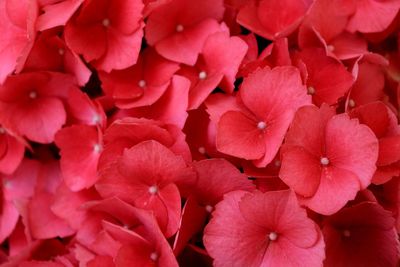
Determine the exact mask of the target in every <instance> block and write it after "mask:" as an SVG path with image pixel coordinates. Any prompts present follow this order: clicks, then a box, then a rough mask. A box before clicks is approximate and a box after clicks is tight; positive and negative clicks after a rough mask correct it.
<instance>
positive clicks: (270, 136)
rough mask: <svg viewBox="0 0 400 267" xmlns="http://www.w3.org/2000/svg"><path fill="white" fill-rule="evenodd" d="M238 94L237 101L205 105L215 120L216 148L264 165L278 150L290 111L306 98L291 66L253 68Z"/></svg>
mask: <svg viewBox="0 0 400 267" xmlns="http://www.w3.org/2000/svg"><path fill="white" fill-rule="evenodd" d="M238 96H239V97H238V100H237V101H238V103H237V104H234V103H232V104H228V105H227V106H226V107H222V105H219V107H218V108H217V109H219V110H217V109H216V108H214V107H213V105H207V107H208V112H209V113H210V114H211V115H212V116H214V115H213V114H215V117H216V118H217V120H218V119H219V120H218V121H216V123H217V124H218V126H217V139H216V144H217V149H218V150H219V151H220V152H222V153H225V154H228V155H232V156H235V157H239V158H243V159H246V160H254V163H255V165H256V166H258V167H264V166H266V165H267V164H268V163H269V162H271V161H272V159H273V158H274V157H275V155H276V153H277V152H278V150H279V147H280V145H281V144H282V141H283V138H284V136H285V133H286V131H287V129H288V127H289V124H290V123H291V121H292V119H293V116H294V113H295V112H296V110H297V109H298V108H299V107H301V106H303V105H306V104H309V103H310V98H309V96H307V95H306V89H305V87H304V85H303V84H302V82H301V78H300V73H299V72H298V70H297V69H296V68H294V67H276V68H274V69H272V70H271V69H270V68H268V67H266V68H264V69H259V70H257V71H255V72H254V73H252V74H250V75H249V76H248V77H247V78H246V79H245V80H244V81H243V84H242V86H241V89H240V92H239V95H238ZM217 105H218V104H217ZM218 117H219V118H218ZM211 119H212V120H213V117H211Z"/></svg>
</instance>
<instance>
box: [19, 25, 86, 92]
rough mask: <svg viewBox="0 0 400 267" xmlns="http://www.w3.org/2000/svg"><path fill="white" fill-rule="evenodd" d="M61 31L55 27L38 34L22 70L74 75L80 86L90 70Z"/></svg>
mask: <svg viewBox="0 0 400 267" xmlns="http://www.w3.org/2000/svg"><path fill="white" fill-rule="evenodd" d="M61 33H62V32H61V31H60V30H59V29H58V28H57V29H53V30H48V31H44V32H42V33H40V34H39V36H38V37H37V39H36V41H35V43H34V44H33V47H32V50H31V52H30V53H29V56H28V58H27V59H26V63H25V65H24V71H25V72H28V71H41V70H42V71H43V70H45V71H56V72H66V73H69V74H71V75H74V76H75V78H76V81H77V83H78V84H79V85H80V86H83V85H85V84H86V83H87V82H88V80H89V78H90V75H91V74H92V72H91V71H90V70H89V69H88V67H87V66H86V65H85V64H84V63H83V61H82V59H81V58H80V57H79V56H78V55H77V54H76V53H74V52H73V51H71V49H69V48H68V47H67V46H66V44H65V42H64V40H63V39H62V38H61V37H60V36H59V35H60V34H61Z"/></svg>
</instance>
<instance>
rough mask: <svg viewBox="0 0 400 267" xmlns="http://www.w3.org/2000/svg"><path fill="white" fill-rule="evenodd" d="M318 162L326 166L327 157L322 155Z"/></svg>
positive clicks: (327, 162)
mask: <svg viewBox="0 0 400 267" xmlns="http://www.w3.org/2000/svg"><path fill="white" fill-rule="evenodd" d="M320 162H321V165H323V166H327V165H328V164H329V159H328V158H326V157H322V158H321V160H320Z"/></svg>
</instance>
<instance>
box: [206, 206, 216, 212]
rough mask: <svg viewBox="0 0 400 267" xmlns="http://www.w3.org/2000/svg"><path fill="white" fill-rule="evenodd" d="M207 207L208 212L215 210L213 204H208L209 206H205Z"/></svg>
mask: <svg viewBox="0 0 400 267" xmlns="http://www.w3.org/2000/svg"><path fill="white" fill-rule="evenodd" d="M205 209H206V211H207V212H208V213H211V212H212V211H213V210H214V208H213V207H212V206H210V205H207V206H206V207H205Z"/></svg>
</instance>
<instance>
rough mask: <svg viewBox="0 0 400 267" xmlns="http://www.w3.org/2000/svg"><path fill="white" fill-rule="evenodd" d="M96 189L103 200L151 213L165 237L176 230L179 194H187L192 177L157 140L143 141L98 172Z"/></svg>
mask: <svg viewBox="0 0 400 267" xmlns="http://www.w3.org/2000/svg"><path fill="white" fill-rule="evenodd" d="M100 177H101V178H100V180H99V181H98V182H97V184H96V189H97V191H98V192H99V193H100V195H101V196H102V197H103V198H108V197H114V196H115V197H118V198H121V199H122V200H124V201H126V202H128V203H130V204H132V205H134V206H136V207H138V208H141V209H146V210H152V211H153V212H154V214H155V216H156V218H157V221H158V223H159V224H160V227H161V229H162V230H163V232H164V233H165V235H166V236H167V237H170V236H172V235H173V234H174V233H175V232H176V231H177V230H178V221H179V217H180V213H181V208H180V206H181V197H180V196H181V193H180V192H179V189H180V190H181V192H182V193H183V194H185V193H186V194H187V192H188V191H187V190H188V188H189V186H192V185H193V184H194V183H195V174H194V173H193V172H192V171H191V170H190V169H188V167H187V165H186V163H185V161H184V160H183V158H182V157H180V156H176V155H175V154H174V153H173V152H171V151H170V150H169V149H168V148H166V147H165V146H163V145H161V144H160V143H158V142H156V141H144V142H142V143H139V144H137V145H135V146H133V147H132V148H130V149H128V150H125V151H124V153H123V154H122V157H120V158H118V159H117V160H116V161H115V162H113V163H112V164H110V166H109V167H108V168H106V169H103V170H102V172H101V173H100Z"/></svg>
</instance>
